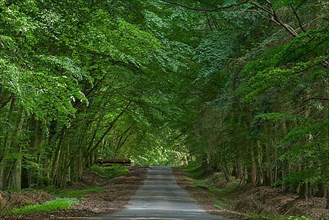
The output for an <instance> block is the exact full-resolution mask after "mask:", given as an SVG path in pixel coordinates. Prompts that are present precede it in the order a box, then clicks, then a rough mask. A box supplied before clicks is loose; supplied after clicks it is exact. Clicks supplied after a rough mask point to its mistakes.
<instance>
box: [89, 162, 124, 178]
mask: <svg viewBox="0 0 329 220" xmlns="http://www.w3.org/2000/svg"><path fill="white" fill-rule="evenodd" d="M91 170H92V171H93V172H96V173H98V174H99V175H101V176H102V177H103V178H104V179H112V178H114V177H118V176H122V175H125V174H127V173H128V172H129V170H128V168H127V167H125V166H121V165H116V164H114V165H112V166H109V167H105V166H98V165H93V166H92V167H91Z"/></svg>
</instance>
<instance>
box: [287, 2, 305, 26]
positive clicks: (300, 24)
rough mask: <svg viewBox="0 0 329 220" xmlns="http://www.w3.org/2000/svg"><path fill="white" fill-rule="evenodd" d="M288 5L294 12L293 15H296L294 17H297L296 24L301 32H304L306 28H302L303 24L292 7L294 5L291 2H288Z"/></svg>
mask: <svg viewBox="0 0 329 220" xmlns="http://www.w3.org/2000/svg"><path fill="white" fill-rule="evenodd" d="M289 6H290V8H291V9H292V12H293V13H294V15H295V17H296V19H297V21H298V25H299V27H300V29H301V30H302V31H303V32H306V30H305V29H304V27H303V25H302V22H301V20H300V17H299V15H298V13H297V11H296V9H295V8H294V6H293V5H292V4H290V5H289Z"/></svg>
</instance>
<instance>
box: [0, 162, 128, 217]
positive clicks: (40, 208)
mask: <svg viewBox="0 0 329 220" xmlns="http://www.w3.org/2000/svg"><path fill="white" fill-rule="evenodd" d="M128 173H129V170H128V168H127V167H125V166H121V165H114V166H110V167H103V166H97V165H94V166H93V167H92V168H91V169H90V171H88V172H85V174H84V176H83V177H84V178H86V179H89V181H90V182H88V183H84V182H77V183H74V184H72V185H71V186H67V187H66V188H63V189H60V188H57V187H55V186H48V187H46V188H44V189H43V190H34V189H24V190H23V191H22V192H10V191H9V192H5V193H0V198H1V206H0V211H1V215H7V216H10V215H26V214H34V213H46V212H53V211H60V210H68V209H69V208H71V207H72V206H75V205H78V204H79V203H80V202H81V201H83V200H85V196H88V195H91V194H96V193H101V192H102V191H103V190H104V186H105V184H106V183H107V181H109V180H111V179H113V178H115V177H119V176H122V175H125V174H128ZM105 174H106V175H105ZM96 184H100V186H95V185H96ZM1 215H0V217H1Z"/></svg>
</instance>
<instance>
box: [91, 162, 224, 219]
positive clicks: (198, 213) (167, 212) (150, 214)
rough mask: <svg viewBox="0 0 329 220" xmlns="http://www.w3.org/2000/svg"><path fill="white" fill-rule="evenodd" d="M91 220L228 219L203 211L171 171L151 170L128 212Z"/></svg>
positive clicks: (164, 168)
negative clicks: (179, 184)
mask: <svg viewBox="0 0 329 220" xmlns="http://www.w3.org/2000/svg"><path fill="white" fill-rule="evenodd" d="M88 219H90V220H93V219H94V220H105V219H118V220H130V219H136V220H140V219H145V220H160V219H164V220H165V219H171V220H185V219H199V220H224V219H225V218H224V217H219V216H212V215H210V214H208V213H207V212H205V211H204V210H202V209H201V208H200V207H199V206H198V205H197V204H196V203H195V201H194V200H193V199H192V198H191V197H190V196H189V195H188V193H187V192H186V191H185V190H184V189H182V188H181V187H179V186H178V185H177V183H176V181H175V178H174V176H173V174H172V170H171V168H168V167H150V169H149V170H148V174H147V178H146V179H145V181H144V185H143V186H141V188H140V189H139V190H137V192H136V194H135V195H134V196H133V197H132V198H131V200H130V201H129V203H128V204H127V205H126V208H125V209H123V210H121V211H119V212H115V213H112V214H108V215H101V216H95V217H90V218H88Z"/></svg>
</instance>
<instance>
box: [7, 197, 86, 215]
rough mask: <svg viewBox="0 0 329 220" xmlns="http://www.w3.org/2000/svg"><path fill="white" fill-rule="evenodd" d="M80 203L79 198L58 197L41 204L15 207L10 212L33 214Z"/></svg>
mask: <svg viewBox="0 0 329 220" xmlns="http://www.w3.org/2000/svg"><path fill="white" fill-rule="evenodd" d="M78 203H79V200H77V199H75V198H56V199H54V200H51V201H47V202H44V203H42V204H39V205H30V206H25V207H23V208H15V209H12V210H10V211H9V212H8V214H10V215H23V214H31V213H38V212H50V211H56V210H62V209H68V208H70V207H71V206H73V205H76V204H78Z"/></svg>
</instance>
